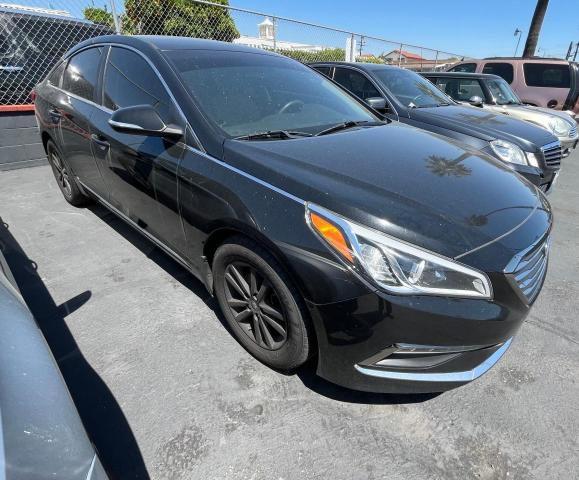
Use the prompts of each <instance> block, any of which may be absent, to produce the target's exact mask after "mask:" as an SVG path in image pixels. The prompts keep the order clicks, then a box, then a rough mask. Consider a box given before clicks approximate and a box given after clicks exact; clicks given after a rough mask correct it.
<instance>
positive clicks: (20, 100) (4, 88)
mask: <svg viewBox="0 0 579 480" xmlns="http://www.w3.org/2000/svg"><path fill="white" fill-rule="evenodd" d="M22 1H25V5H10V4H2V3H0V110H2V109H7V108H9V107H6V106H12V105H20V104H26V103H29V101H30V100H29V93H30V91H31V90H32V88H33V87H34V85H35V84H36V83H37V82H38V81H40V80H41V79H42V78H44V76H45V75H46V73H47V72H48V71H49V70H50V68H52V66H53V65H54V63H55V62H56V61H57V60H58V59H59V58H60V57H61V56H62V55H63V54H64V52H66V51H67V50H68V49H69V48H70V47H72V46H73V45H75V44H76V43H78V42H80V41H82V40H84V39H86V38H89V37H94V36H98V35H103V34H109V33H114V32H118V33H121V34H124V35H176V36H184V37H195V38H208V39H213V40H221V41H226V42H233V43H237V44H240V45H246V46H250V47H254V48H260V49H264V50H271V51H275V52H277V53H280V54H282V55H287V56H288V57H292V58H295V59H296V60H299V61H301V62H306V63H307V62H314V61H330V60H345V61H351V62H373V63H384V64H389V65H396V66H400V67H404V68H410V69H413V70H419V71H428V70H442V69H447V68H448V67H449V66H451V65H452V64H453V63H455V62H457V61H459V60H462V59H463V58H464V56H462V55H457V54H452V53H449V52H443V51H440V50H435V49H431V48H427V47H420V46H415V45H408V44H404V43H400V42H393V41H389V40H384V39H381V38H377V37H373V36H369V35H364V34H361V33H355V32H349V31H346V30H340V29H336V28H331V27H326V26H321V25H315V24H313V23H307V22H302V21H297V20H291V19H287V18H282V17H276V16H272V15H267V14H263V13H260V12H253V11H250V10H245V9H240V8H234V7H230V6H228V5H226V4H225V3H226V2H225V0H217V3H210V2H206V1H202V0H101V1H103V2H105V3H104V4H102V5H100V6H99V5H98V4H95V3H94V2H93V1H91V3H87V1H88V0H50V2H49V3H48V5H47V4H46V3H45V2H46V0H22ZM97 1H98V0H97ZM47 6H49V7H50V8H46V7H47Z"/></svg>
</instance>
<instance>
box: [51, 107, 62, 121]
mask: <svg viewBox="0 0 579 480" xmlns="http://www.w3.org/2000/svg"><path fill="white" fill-rule="evenodd" d="M48 114H49V115H50V116H51V117H53V118H55V119H58V120H60V119H61V118H62V113H60V112H59V111H58V110H57V109H56V108H51V109H50V110H48Z"/></svg>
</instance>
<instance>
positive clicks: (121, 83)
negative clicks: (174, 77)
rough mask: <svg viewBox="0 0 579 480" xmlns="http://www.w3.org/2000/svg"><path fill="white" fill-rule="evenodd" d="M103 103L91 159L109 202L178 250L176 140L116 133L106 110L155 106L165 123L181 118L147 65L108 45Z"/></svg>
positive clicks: (94, 129)
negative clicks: (99, 169)
mask: <svg viewBox="0 0 579 480" xmlns="http://www.w3.org/2000/svg"><path fill="white" fill-rule="evenodd" d="M101 104H102V107H103V108H101V109H99V110H98V111H97V112H96V113H95V115H94V117H93V119H92V131H91V135H92V140H93V145H94V152H95V158H96V160H97V162H98V164H99V166H100V168H101V170H102V172H103V176H104V177H105V181H106V182H107V184H108V186H109V188H110V197H109V202H110V203H111V204H112V205H113V206H114V207H115V208H116V209H118V210H119V211H120V212H121V213H123V214H124V215H125V216H127V217H128V218H129V219H130V220H131V221H133V222H134V223H136V224H137V225H138V226H139V227H140V228H142V229H143V230H144V231H146V232H147V233H149V234H151V235H152V236H153V237H155V238H157V239H159V240H161V241H162V242H163V243H165V244H166V245H167V246H168V247H169V248H171V249H172V250H174V251H175V252H177V253H181V254H182V253H183V250H184V233H183V228H182V226H181V219H180V216H179V208H178V201H177V169H178V167H179V162H180V161H181V158H182V157H183V154H184V150H185V146H184V144H183V143H182V142H181V141H180V140H172V139H168V138H164V137H153V136H146V135H139V134H134V133H121V132H118V131H116V130H114V129H113V128H112V127H111V126H110V125H109V123H108V121H109V119H110V117H111V114H112V113H113V112H114V111H115V110H117V109H119V108H125V107H130V106H135V105H151V106H153V107H155V109H156V110H157V112H158V113H159V115H160V116H161V118H162V119H163V120H164V121H165V123H167V124H169V123H171V124H175V125H178V126H180V127H181V128H182V129H183V130H184V131H185V121H184V119H183V117H182V115H180V113H179V112H178V110H177V108H176V106H175V104H174V102H173V100H172V98H171V96H170V94H169V93H168V90H167V88H166V87H165V85H164V84H163V82H162V80H161V79H160V77H159V75H158V74H157V72H156V71H155V70H154V69H153V67H152V66H151V64H150V63H149V62H148V61H147V60H146V59H145V58H144V57H143V56H142V55H140V54H139V53H137V52H136V51H134V50H131V49H127V48H122V47H117V46H113V47H111V48H110V51H109V53H108V56H107V59H106V62H105V66H104V73H103V80H102V98H101Z"/></svg>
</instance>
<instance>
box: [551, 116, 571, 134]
mask: <svg viewBox="0 0 579 480" xmlns="http://www.w3.org/2000/svg"><path fill="white" fill-rule="evenodd" d="M549 129H550V130H551V132H553V134H554V135H556V136H557V137H566V136H567V135H569V130H571V124H570V123H569V122H566V121H565V120H563V119H562V118H559V117H554V116H553V117H551V118H550V119H549Z"/></svg>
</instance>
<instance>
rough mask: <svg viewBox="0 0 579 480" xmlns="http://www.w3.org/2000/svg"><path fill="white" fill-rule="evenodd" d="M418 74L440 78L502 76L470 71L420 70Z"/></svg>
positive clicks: (494, 78)
mask: <svg viewBox="0 0 579 480" xmlns="http://www.w3.org/2000/svg"><path fill="white" fill-rule="evenodd" d="M420 75H424V76H425V77H440V78H447V77H448V78H475V79H483V80H484V79H493V80H496V79H498V78H502V77H500V76H499V75H493V74H492V73H470V72H420Z"/></svg>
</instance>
